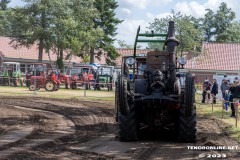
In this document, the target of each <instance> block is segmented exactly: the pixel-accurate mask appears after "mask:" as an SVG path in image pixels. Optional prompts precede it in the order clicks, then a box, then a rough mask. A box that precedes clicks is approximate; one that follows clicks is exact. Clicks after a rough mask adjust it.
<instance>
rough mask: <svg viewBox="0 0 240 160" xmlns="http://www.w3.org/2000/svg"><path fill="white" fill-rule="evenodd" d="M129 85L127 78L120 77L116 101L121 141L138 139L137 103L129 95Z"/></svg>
mask: <svg viewBox="0 0 240 160" xmlns="http://www.w3.org/2000/svg"><path fill="white" fill-rule="evenodd" d="M129 89H130V88H129V85H128V82H127V78H125V77H120V79H119V83H118V89H117V92H118V93H117V94H116V95H118V97H119V99H118V101H116V103H117V106H118V107H119V108H118V114H117V115H118V127H119V132H118V133H119V141H136V140H137V138H138V135H137V133H138V127H137V118H136V111H135V104H134V102H133V101H132V99H131V97H129V94H128V92H129Z"/></svg>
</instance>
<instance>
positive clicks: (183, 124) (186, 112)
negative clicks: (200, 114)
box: [178, 74, 197, 143]
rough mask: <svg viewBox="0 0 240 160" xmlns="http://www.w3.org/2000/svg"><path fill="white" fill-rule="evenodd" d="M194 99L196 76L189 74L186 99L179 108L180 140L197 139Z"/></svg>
mask: <svg viewBox="0 0 240 160" xmlns="http://www.w3.org/2000/svg"><path fill="white" fill-rule="evenodd" d="M194 100H195V92H194V78H193V76H192V75H190V74H188V75H187V76H186V83H185V93H184V100H183V104H182V106H181V108H180V110H179V120H178V140H179V141H181V142H187V143H189V142H195V141H196V132H197V130H196V106H195V104H194Z"/></svg>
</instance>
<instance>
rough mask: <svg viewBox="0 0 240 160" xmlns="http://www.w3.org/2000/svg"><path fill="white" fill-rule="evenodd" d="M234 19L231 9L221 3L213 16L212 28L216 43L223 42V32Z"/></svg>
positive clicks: (225, 38) (224, 39)
mask: <svg viewBox="0 0 240 160" xmlns="http://www.w3.org/2000/svg"><path fill="white" fill-rule="evenodd" d="M235 17H236V14H235V13H234V12H233V11H232V9H231V8H227V3H225V2H222V3H221V5H220V6H219V9H218V10H217V13H216V14H215V16H214V19H213V20H214V27H215V35H216V41H217V42H225V41H226V40H227V35H225V34H224V32H225V31H226V30H227V29H228V28H229V27H230V26H231V22H232V21H233V20H234V18H235Z"/></svg>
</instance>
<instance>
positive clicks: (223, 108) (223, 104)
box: [222, 100, 224, 119]
mask: <svg viewBox="0 0 240 160" xmlns="http://www.w3.org/2000/svg"><path fill="white" fill-rule="evenodd" d="M223 109H224V100H223V101H222V119H223Z"/></svg>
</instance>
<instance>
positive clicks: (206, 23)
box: [199, 9, 214, 42]
mask: <svg viewBox="0 0 240 160" xmlns="http://www.w3.org/2000/svg"><path fill="white" fill-rule="evenodd" d="M206 11H207V13H206V14H205V15H204V18H200V19H199V20H200V21H201V22H200V23H201V25H200V28H201V29H202V30H203V34H204V41H207V42H209V41H211V39H212V36H213V35H214V31H213V26H214V22H213V18H214V12H213V10H211V9H206Z"/></svg>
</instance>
